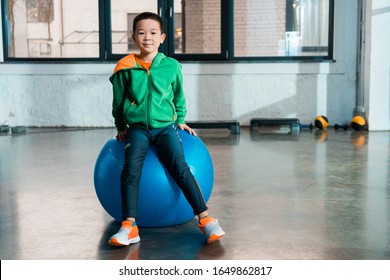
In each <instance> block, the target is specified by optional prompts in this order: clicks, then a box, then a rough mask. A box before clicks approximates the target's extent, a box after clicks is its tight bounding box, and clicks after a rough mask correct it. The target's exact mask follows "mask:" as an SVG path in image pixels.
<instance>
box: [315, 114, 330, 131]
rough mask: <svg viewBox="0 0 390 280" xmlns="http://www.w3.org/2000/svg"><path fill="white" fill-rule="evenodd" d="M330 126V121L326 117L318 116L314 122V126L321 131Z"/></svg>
mask: <svg viewBox="0 0 390 280" xmlns="http://www.w3.org/2000/svg"><path fill="white" fill-rule="evenodd" d="M328 124H329V120H328V118H327V117H325V116H317V117H316V119H315V120H314V125H315V126H316V127H317V128H319V129H323V128H326V127H328Z"/></svg>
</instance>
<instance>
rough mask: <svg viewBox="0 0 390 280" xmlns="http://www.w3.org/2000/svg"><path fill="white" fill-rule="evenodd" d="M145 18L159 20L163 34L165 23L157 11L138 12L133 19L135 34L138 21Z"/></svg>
mask: <svg viewBox="0 0 390 280" xmlns="http://www.w3.org/2000/svg"><path fill="white" fill-rule="evenodd" d="M144 19H152V20H155V21H157V22H158V23H159V24H160V29H161V34H162V33H164V23H163V20H162V18H161V17H160V16H159V15H158V14H155V13H151V12H143V13H140V14H138V15H137V16H136V17H135V18H134V20H133V33H134V34H135V29H136V28H137V23H138V22H139V21H140V20H144Z"/></svg>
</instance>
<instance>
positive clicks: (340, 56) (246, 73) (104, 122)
mask: <svg viewBox="0 0 390 280" xmlns="http://www.w3.org/2000/svg"><path fill="white" fill-rule="evenodd" d="M356 41H357V3H356V1H355V0H336V11H335V62H333V63H231V64H229V63H216V64H212V63H183V73H184V81H185V90H186V94H187V104H188V117H187V119H188V120H223V119H236V120H239V121H240V123H241V124H242V125H248V124H249V121H250V119H251V118H255V117H267V118H279V117H298V118H299V119H300V120H301V122H302V123H309V122H313V120H314V118H315V117H316V116H317V115H319V114H324V115H326V116H328V118H329V119H330V122H331V124H332V123H333V124H334V123H339V124H342V123H349V122H350V120H351V118H352V116H353V115H352V114H353V109H354V107H355V94H356V93H355V91H356V90H355V88H356V86H355V83H356ZM113 68H114V64H107V63H100V64H92V63H87V64H20V63H19V64H9V63H7V64H4V63H0V123H4V122H6V123H8V124H9V125H27V126H60V125H64V126H112V125H113V120H112V117H111V97H112V92H111V85H110V83H109V81H108V78H109V76H110V74H111V72H112V70H113ZM387 109H388V108H387Z"/></svg>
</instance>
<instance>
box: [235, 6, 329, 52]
mask: <svg viewBox="0 0 390 280" xmlns="http://www.w3.org/2000/svg"><path fill="white" fill-rule="evenodd" d="M328 24H329V0H263V1H257V0H235V1H234V53H235V56H236V57H240V56H242V57H251V56H255V57H256V56H326V55H328V28H329V25H328Z"/></svg>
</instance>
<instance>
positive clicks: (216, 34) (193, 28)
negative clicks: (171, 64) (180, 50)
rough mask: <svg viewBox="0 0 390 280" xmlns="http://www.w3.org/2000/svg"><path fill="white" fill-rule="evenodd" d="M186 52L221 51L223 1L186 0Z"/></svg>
mask: <svg viewBox="0 0 390 280" xmlns="http://www.w3.org/2000/svg"><path fill="white" fill-rule="evenodd" d="M185 2H186V4H185V5H186V6H185V13H186V22H185V26H186V30H185V32H186V50H185V52H186V53H219V52H220V51H221V24H220V23H221V1H220V0H199V1H194V0H191V1H185Z"/></svg>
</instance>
